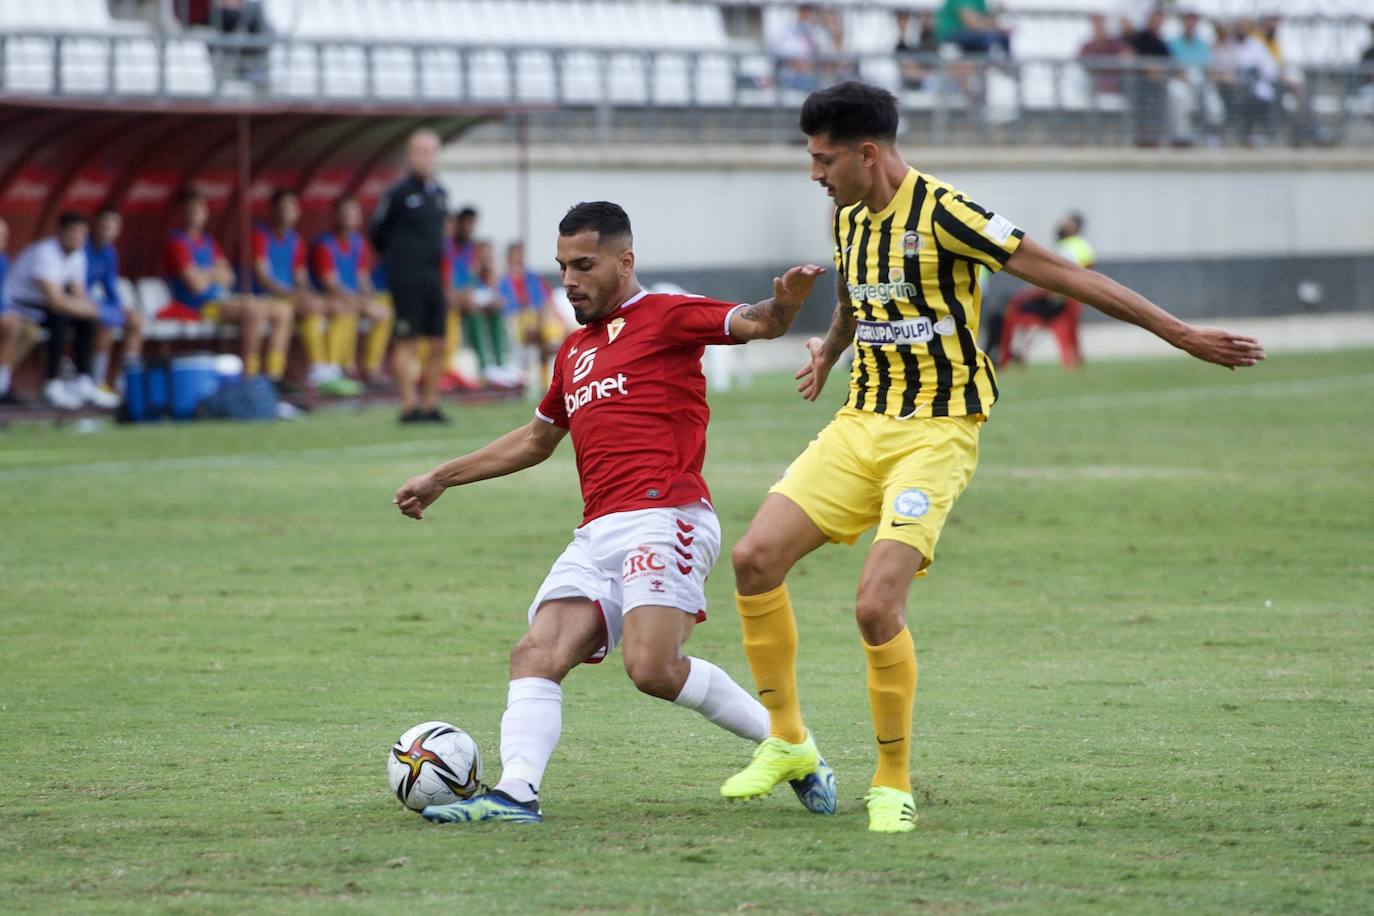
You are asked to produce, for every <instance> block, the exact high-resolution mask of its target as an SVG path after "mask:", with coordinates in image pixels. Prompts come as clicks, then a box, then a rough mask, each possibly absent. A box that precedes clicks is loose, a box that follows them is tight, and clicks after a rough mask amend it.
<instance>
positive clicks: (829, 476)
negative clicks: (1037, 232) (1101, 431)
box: [721, 82, 1264, 833]
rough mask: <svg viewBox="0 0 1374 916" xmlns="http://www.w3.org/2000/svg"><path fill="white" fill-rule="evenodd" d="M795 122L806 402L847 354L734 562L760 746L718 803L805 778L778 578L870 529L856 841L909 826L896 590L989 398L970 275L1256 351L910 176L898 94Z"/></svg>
mask: <svg viewBox="0 0 1374 916" xmlns="http://www.w3.org/2000/svg"><path fill="white" fill-rule="evenodd" d="M801 129H802V132H803V133H805V134H806V135H807V137H808V143H807V151H808V153H809V154H810V157H811V178H812V180H813V181H816V182H817V183H818V184H820V185H821V186H822V187H823V188H825V189H826V191H827V192H828V193H829V194H830V195H831V196H832V197H833V198H834V200H835V205H836V208H837V211H836V214H835V221H834V230H835V264H836V267H837V268H838V271H837V273H838V277H837V281H838V282H837V289H836V293H837V299H838V303H837V305H836V308H835V316H834V319H833V321H832V322H831V326H830V330H829V331H828V332H827V334H826V336H825V337H824V338H823V339H822V338H815V337H813V338H812V339H811V340H809V341H808V342H807V350H808V353H809V359H808V361H807V364H806V365H805V366H803V367H802V369H801V371H799V372H798V373H797V378H798V379H799V380H800V386H799V391H800V392H801V395H802V397H804V398H805V399H807V400H810V401H814V400H816V398H817V397H819V395H820V393H821V390H822V388H823V387H824V386H825V382H826V378H827V377H828V376H829V374H830V370H831V369H832V368H833V367H834V365H835V364H836V362H837V361H838V360H839V358H840V356H841V355H842V354H843V353H844V352H845V351H846V350H847V349H848V348H849V347H850V346H851V345H853V347H854V351H855V356H854V363H853V368H852V370H851V373H850V390H849V397H848V399H847V401H846V402H845V405H844V407H842V408H841V409H840V411H839V413H838V414H836V415H835V418H834V419H833V420H832V421H831V422H830V424H829V425H828V426H826V427H825V428H824V429H823V430H821V432H820V434H819V435H818V436H817V437H816V439H815V440H813V441H812V443H811V444H810V445H809V446H808V447H807V449H806V450H805V451H804V452H803V453H802V454H801V455H800V456H799V457H798V458H797V460H796V461H794V462H793V463H792V465H791V466H790V467H789V468H788V469H787V471H786V473H785V474H784V475H783V477H782V479H781V480H780V481H778V483H777V484H776V485H774V487H773V488H772V490H770V492H769V494H768V495H767V496H766V497H765V498H764V501H763V505H762V506H761V507H760V508H759V511H758V513H757V514H756V515H755V516H754V520H753V522H752V523H751V524H750V526H749V529H748V530H747V531H746V532H745V534H744V537H743V538H742V539H741V540H740V541H739V543H738V544H736V546H735V548H734V550H733V552H732V559H733V562H734V568H735V589H736V600H737V604H738V607H739V612H740V618H741V623H742V627H743V631H744V649H745V654H746V655H747V656H748V659H749V665H750V668H751V669H752V671H753V674H754V681H755V685H756V687H757V689H758V694H759V699H760V701H761V702H762V703H763V705H764V706H765V707H766V708H767V709H768V711H769V718H770V727H771V735H770V737H769V739H768V740H767V741H765V742H764V743H763V744H761V745H760V746H759V747H758V749H757V750H756V751H755V753H754V758H753V760H752V761H751V762H750V764H749V765H748V766H747V767H745V768H744V769H743V770H742V771H740V772H739V773H736V774H735V775H734V776H732V777H730V779H728V780H727V781H726V782H725V784H724V785H723V786H722V787H721V794H722V795H724V796H726V797H728V798H752V797H757V796H759V795H764V794H766V793H768V792H769V791H771V790H772V788H773V786H774V785H776V784H777V783H779V782H783V781H786V780H790V779H793V778H796V776H797V774H801V773H805V772H809V771H810V768H814V766H815V763H816V759H817V757H818V753H817V749H816V743H815V740H814V738H813V737H812V735H811V733H810V732H809V731H808V730H807V728H806V725H805V722H804V720H803V718H802V713H801V704H800V701H799V698H798V695H797V682H796V653H797V628H796V620H795V617H794V615H793V612H792V603H791V599H790V597H789V595H788V592H787V586H786V584H785V582H784V580H785V578H786V576H787V573H788V571H789V570H790V569H791V568H792V566H793V565H794V564H795V563H796V562H797V561H798V560H799V559H801V558H802V557H803V556H805V555H806V554H808V553H810V552H811V551H813V550H815V549H816V548H818V547H820V546H821V545H823V544H827V543H835V542H840V541H842V542H845V543H853V542H854V541H855V540H857V539H858V537H859V536H860V535H861V534H863V533H864V532H865V531H867V530H868V529H870V528H873V527H874V526H875V525H876V526H877V531H876V533H875V535H874V539H873V544H872V546H871V547H870V548H869V551H868V556H867V558H866V559H865V561H864V565H863V571H862V572H861V573H860V576H859V584H858V590H857V595H856V598H855V617H856V620H857V622H858V625H859V634H860V636H861V637H862V640H863V643H864V651H865V654H866V656H867V661H868V679H867V681H868V695H869V706H870V710H871V712H872V717H873V727H874V733H875V735H874V737H875V741H876V744H877V754H878V766H877V770H876V772H875V774H874V776H873V779H872V782H871V787H870V789H869V793H868V796H867V799H866V801H867V807H868V817H869V829H870V830H873V831H877V832H885V833H887V832H891V833H899V832H907V831H910V830H912V829H914V827H915V820H916V807H915V802H914V800H913V798H912V793H911V777H910V752H911V720H912V710H913V707H914V702H915V696H916V651H915V646H914V644H913V642H912V639H911V633H910V632H909V631H908V629H907V626H906V602H907V593H908V591H909V590H910V586H911V582H912V579H913V578H914V577H916V576H918V575H921V574H922V573H923V571H924V570H925V569H926V567H928V566H929V565H930V563H931V562H932V561H933V560H934V558H935V545H936V542H937V540H938V539H939V535H940V530H941V528H942V527H943V525H944V522H945V519H946V518H947V517H948V515H949V512H950V509H951V508H952V507H953V505H954V501H955V500H956V499H957V498H958V496H959V494H960V493H961V492H962V491H963V489H964V487H965V486H967V484H968V482H969V480H970V478H971V477H972V476H973V471H974V468H975V467H976V465H977V461H978V433H979V429H980V428H981V426H982V424H983V422H984V421H985V420H986V419H987V418H988V415H989V413H990V411H991V410H992V406H993V403H994V402H995V401H996V399H997V382H996V379H995V377H994V374H993V368H992V365H991V363H990V361H989V360H988V358H987V357H986V356H985V355H984V354H983V353H982V352H980V351H979V350H978V347H977V345H976V340H977V336H978V320H979V310H980V307H981V304H982V300H981V292H980V290H979V287H978V270H979V267H980V266H981V267H986V268H987V269H989V270H992V271H997V270H1003V269H1005V270H1006V271H1007V272H1009V273H1011V274H1012V275H1013V276H1016V277H1019V278H1020V279H1022V280H1024V281H1026V282H1027V283H1030V284H1033V285H1035V286H1038V287H1040V288H1042V289H1046V290H1051V291H1053V292H1057V293H1060V294H1061V295H1064V296H1067V297H1070V298H1072V299H1076V300H1078V301H1079V302H1083V303H1086V304H1088V305H1091V306H1093V307H1094V308H1097V309H1099V310H1100V311H1102V312H1104V313H1106V314H1107V315H1109V316H1111V317H1113V318H1117V319H1120V320H1122V321H1128V322H1131V323H1133V324H1136V325H1139V326H1140V327H1143V328H1145V329H1146V330H1148V331H1150V332H1152V333H1154V334H1156V335H1157V336H1159V337H1161V338H1163V339H1164V340H1166V341H1168V342H1169V343H1171V344H1173V345H1174V346H1176V347H1178V348H1179V349H1181V350H1183V351H1185V352H1187V353H1189V354H1191V355H1193V356H1195V357H1197V358H1198V359H1201V360H1205V361H1207V362H1212V363H1216V364H1218V365H1222V366H1227V367H1231V368H1235V367H1238V366H1251V365H1254V364H1255V363H1256V362H1258V361H1259V360H1261V359H1263V358H1264V350H1263V348H1262V347H1261V346H1260V344H1259V342H1258V341H1256V340H1253V339H1251V338H1248V337H1242V336H1239V335H1236V334H1231V333H1229V332H1227V331H1223V330H1220V329H1217V328H1204V327H1195V326H1192V325H1189V324H1186V323H1184V322H1182V321H1180V320H1179V319H1177V318H1175V317H1174V316H1172V315H1170V314H1169V313H1168V312H1166V311H1164V310H1163V309H1161V308H1160V307H1159V306H1157V305H1155V304H1153V303H1151V302H1150V301H1149V300H1147V299H1145V298H1144V297H1143V296H1141V295H1139V294H1138V293H1135V292H1133V291H1132V290H1129V289H1127V288H1126V287H1124V286H1122V285H1121V284H1119V283H1116V282H1115V281H1113V280H1111V279H1109V278H1108V277H1105V276H1103V275H1102V274H1099V273H1095V272H1093V271H1090V270H1086V269H1084V268H1082V267H1080V266H1079V265H1077V264H1074V263H1072V262H1071V261H1068V260H1066V259H1065V258H1063V257H1061V256H1060V255H1058V254H1056V253H1055V252H1053V251H1051V250H1049V249H1048V248H1046V247H1044V246H1042V245H1040V244H1038V243H1037V242H1035V241H1034V240H1032V239H1030V238H1028V237H1026V235H1025V233H1023V232H1022V231H1021V230H1020V229H1019V228H1017V227H1016V225H1015V224H1014V223H1012V222H1011V221H1010V220H1009V219H1008V218H1007V217H1005V216H1003V215H1001V214H998V213H996V212H994V211H990V210H987V209H985V208H983V207H981V206H979V205H978V204H976V203H974V202H973V201H971V200H969V199H968V198H967V197H965V196H964V195H963V194H961V193H960V192H959V191H957V190H955V189H954V188H952V187H950V186H949V185H947V184H945V183H944V182H942V181H940V180H938V179H937V178H934V177H932V176H930V175H926V174H923V173H922V172H920V171H917V170H916V169H913V168H911V167H910V166H908V165H907V164H906V162H905V161H904V160H903V158H902V155H901V153H900V151H899V150H898V149H897V145H896V136H897V100H896V98H894V97H893V95H892V94H891V93H889V92H887V91H886V90H884V89H880V88H877V87H874V86H868V85H864V84H862V83H856V82H846V83H840V84H838V85H836V86H831V87H829V88H827V89H822V90H820V91H818V92H815V93H813V94H812V95H811V96H810V97H809V98H808V99H807V100H806V102H805V104H804V105H803V106H802V111H801Z"/></svg>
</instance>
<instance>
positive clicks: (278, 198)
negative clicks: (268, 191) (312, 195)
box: [272, 188, 300, 208]
mask: <svg viewBox="0 0 1374 916" xmlns="http://www.w3.org/2000/svg"><path fill="white" fill-rule="evenodd" d="M288 197H290V198H294V199H296V200H299V199H300V197H299V196H298V195H297V194H296V192H295V191H293V190H291V189H290V188H277V190H275V191H273V192H272V206H273V208H275V207H277V206H278V205H279V204H281V202H282V201H284V200H286V199H287V198H288Z"/></svg>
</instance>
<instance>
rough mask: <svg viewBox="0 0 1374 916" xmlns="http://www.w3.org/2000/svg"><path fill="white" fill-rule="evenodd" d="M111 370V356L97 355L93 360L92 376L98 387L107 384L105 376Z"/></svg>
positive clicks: (106, 354) (105, 354)
mask: <svg viewBox="0 0 1374 916" xmlns="http://www.w3.org/2000/svg"><path fill="white" fill-rule="evenodd" d="M109 370H110V354H108V353H97V354H96V355H95V356H94V357H93V358H92V360H91V375H93V376H95V383H96V384H97V385H103V384H105V374H106V373H107V372H109Z"/></svg>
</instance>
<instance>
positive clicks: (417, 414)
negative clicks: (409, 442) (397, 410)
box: [397, 407, 425, 423]
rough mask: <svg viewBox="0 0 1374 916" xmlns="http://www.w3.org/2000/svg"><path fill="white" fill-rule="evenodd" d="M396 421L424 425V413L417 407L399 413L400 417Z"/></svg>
mask: <svg viewBox="0 0 1374 916" xmlns="http://www.w3.org/2000/svg"><path fill="white" fill-rule="evenodd" d="M397 419H398V420H400V422H402V423H424V422H425V411H423V410H421V409H419V408H418V407H415V408H412V409H410V410H403V411H401V415H400V417H398V418H397Z"/></svg>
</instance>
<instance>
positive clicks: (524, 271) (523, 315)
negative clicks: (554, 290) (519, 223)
mask: <svg viewBox="0 0 1374 916" xmlns="http://www.w3.org/2000/svg"><path fill="white" fill-rule="evenodd" d="M498 291H499V292H500V294H501V301H502V303H503V305H504V311H505V313H506V320H507V321H509V322H510V323H511V324H512V325H514V327H515V337H516V340H518V341H519V342H520V346H521V349H522V350H533V351H534V352H535V353H537V354H538V362H539V365H540V367H541V369H542V370H543V372H544V375H547V374H548V373H547V366H548V364H549V360H551V359H553V357H554V355H555V354H556V353H557V352H558V348H559V346H560V345H561V344H562V343H563V339H564V338H565V337H567V336H568V329H567V327H566V326H565V325H564V324H563V320H562V318H561V317H560V316H559V315H558V313H557V311H556V310H555V309H554V307H553V300H552V297H551V296H550V295H549V285H548V284H547V283H545V282H544V280H543V278H542V277H540V276H539V274H537V273H535V272H534V271H532V270H530V269H529V267H527V266H526V265H525V244H524V243H523V242H511V243H510V245H508V246H507V247H506V274H505V276H503V277H502V278H501V283H500V286H499V288H498ZM526 368H528V367H526ZM524 374H525V375H526V380H527V381H528V372H526V373H524Z"/></svg>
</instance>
